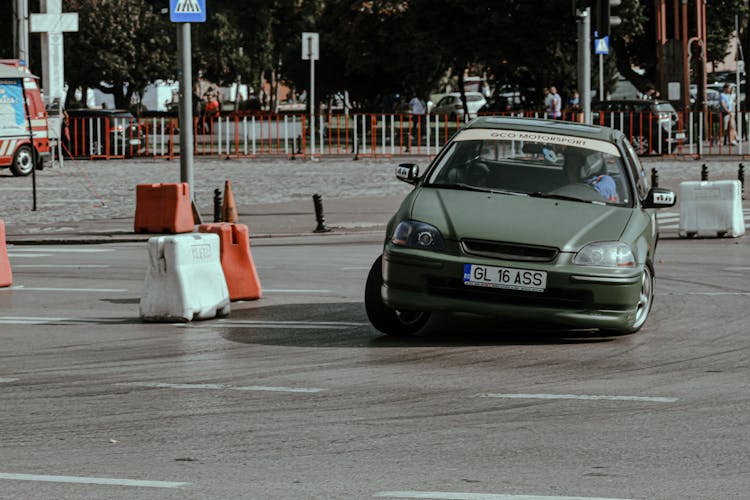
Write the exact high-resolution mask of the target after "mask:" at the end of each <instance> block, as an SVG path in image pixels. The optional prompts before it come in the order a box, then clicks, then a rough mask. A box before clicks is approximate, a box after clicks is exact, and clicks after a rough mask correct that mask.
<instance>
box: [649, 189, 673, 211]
mask: <svg viewBox="0 0 750 500" xmlns="http://www.w3.org/2000/svg"><path fill="white" fill-rule="evenodd" d="M675 203H677V195H675V194H674V191H670V190H669V189H662V188H651V191H649V192H648V195H647V196H646V199H645V200H643V208H669V207H673V206H674V204H675Z"/></svg>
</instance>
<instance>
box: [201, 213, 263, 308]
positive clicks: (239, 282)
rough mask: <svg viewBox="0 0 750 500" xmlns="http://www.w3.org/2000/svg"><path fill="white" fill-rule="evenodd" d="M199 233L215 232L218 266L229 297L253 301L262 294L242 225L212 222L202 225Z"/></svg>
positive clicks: (245, 231) (246, 235) (246, 230)
mask: <svg viewBox="0 0 750 500" xmlns="http://www.w3.org/2000/svg"><path fill="white" fill-rule="evenodd" d="M198 232H199V233H216V234H218V235H219V241H220V244H221V247H220V248H221V250H220V253H221V267H222V269H223V270H224V277H225V278H226V280H227V288H229V299H230V300H243V299H244V300H255V299H259V298H260V296H261V290H260V279H258V273H257V272H256V270H255V264H254V263H253V256H252V254H251V253H250V236H249V235H248V229H247V226H246V225H245V224H231V223H227V222H215V223H212V224H201V225H200V226H199V227H198Z"/></svg>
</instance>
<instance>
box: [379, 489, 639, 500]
mask: <svg viewBox="0 0 750 500" xmlns="http://www.w3.org/2000/svg"><path fill="white" fill-rule="evenodd" d="M373 496H375V497H380V498H430V499H433V500H626V499H622V498H601V497H566V496H554V497H551V496H544V495H501V494H494V493H462V492H451V491H381V492H380V493H376V494H375V495H373Z"/></svg>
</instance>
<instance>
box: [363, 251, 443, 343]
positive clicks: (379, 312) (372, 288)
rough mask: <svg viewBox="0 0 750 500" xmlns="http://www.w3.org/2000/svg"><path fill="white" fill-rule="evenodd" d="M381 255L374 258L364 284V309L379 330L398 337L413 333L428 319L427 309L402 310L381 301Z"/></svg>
mask: <svg viewBox="0 0 750 500" xmlns="http://www.w3.org/2000/svg"><path fill="white" fill-rule="evenodd" d="M382 286H383V256H382V255H381V256H380V257H378V258H377V260H375V262H374V263H373V264H372V267H371V268H370V273H369V274H368V275H367V283H366V284H365V311H366V312H367V318H368V319H369V320H370V323H372V326H374V327H375V328H377V329H378V330H380V331H381V332H383V333H385V334H388V335H394V336H398V337H405V336H409V335H414V334H415V333H417V332H418V331H419V330H421V329H422V328H423V327H424V325H425V324H426V323H427V320H429V319H430V313H429V312H428V311H402V310H398V309H393V308H391V307H388V306H387V305H385V304H384V303H383V297H382V295H381V293H380V290H381V288H382Z"/></svg>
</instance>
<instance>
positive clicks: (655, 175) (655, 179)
mask: <svg viewBox="0 0 750 500" xmlns="http://www.w3.org/2000/svg"><path fill="white" fill-rule="evenodd" d="M651 187H659V171H658V170H656V168H652V169H651Z"/></svg>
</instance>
